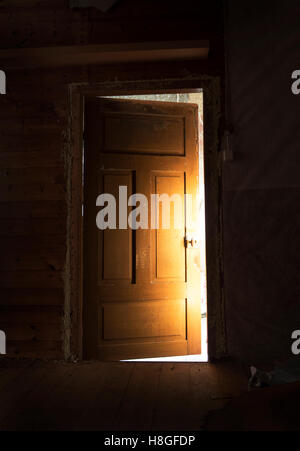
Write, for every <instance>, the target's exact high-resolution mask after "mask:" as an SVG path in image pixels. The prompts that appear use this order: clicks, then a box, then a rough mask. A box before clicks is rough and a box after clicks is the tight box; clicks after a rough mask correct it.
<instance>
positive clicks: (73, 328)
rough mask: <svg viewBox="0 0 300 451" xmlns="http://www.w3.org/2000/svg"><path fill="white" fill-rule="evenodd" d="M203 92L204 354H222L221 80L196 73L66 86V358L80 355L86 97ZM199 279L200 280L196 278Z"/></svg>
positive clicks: (81, 353)
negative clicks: (205, 330) (187, 76)
mask: <svg viewBox="0 0 300 451" xmlns="http://www.w3.org/2000/svg"><path fill="white" fill-rule="evenodd" d="M199 90H202V91H203V111H204V168H205V208H206V266H207V268H206V269H207V314H208V356H209V360H210V361H213V360H216V359H221V358H224V357H225V356H226V354H227V353H226V334H225V320H224V297H223V253H222V248H223V246H222V201H221V187H222V183H221V174H222V173H221V158H220V156H221V154H220V140H219V135H220V118H221V81H220V78H219V77H210V76H203V77H202V76H197V77H196V78H194V79H192V80H190V79H189V80H186V79H184V78H183V79H181V78H174V79H168V80H159V81H157V80H151V79H147V80H142V81H132V80H130V81H117V82H92V83H82V84H80V83H79V84H74V85H73V84H72V85H69V136H68V139H67V146H66V147H67V148H66V152H65V155H66V157H65V158H66V176H67V180H68V184H67V208H68V223H67V258H66V266H65V313H64V335H65V337H64V343H65V344H64V352H65V358H66V359H82V355H83V348H82V347H83V344H82V343H83V322H82V312H83V308H82V306H83V220H82V219H83V218H82V204H83V183H82V177H83V174H82V158H83V144H82V143H83V123H84V101H85V98H88V97H96V96H113V95H143V94H165V93H171V92H193V91H194V92H197V91H198V92H199ZM199 283H200V281H199Z"/></svg>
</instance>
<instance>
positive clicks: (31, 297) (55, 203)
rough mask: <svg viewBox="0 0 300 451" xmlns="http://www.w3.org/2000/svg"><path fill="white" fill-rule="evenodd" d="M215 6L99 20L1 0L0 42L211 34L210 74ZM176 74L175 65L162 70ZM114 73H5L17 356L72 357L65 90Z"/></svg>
mask: <svg viewBox="0 0 300 451" xmlns="http://www.w3.org/2000/svg"><path fill="white" fill-rule="evenodd" d="M209 3H210V2H209ZM212 3H214V2H211V3H210V6H209V7H207V8H206V10H204V12H203V4H204V2H203V3H202V2H199V1H185V2H184V5H183V3H182V2H171V1H169V0H168V1H164V2H161V1H151V2H149V1H144V2H141V1H137V0H120V2H119V5H117V6H116V7H115V8H113V9H112V11H111V12H109V13H107V14H103V13H101V12H100V11H97V10H95V9H88V10H86V11H70V10H69V9H68V8H67V4H68V2H67V1H59V0H45V1H43V2H39V1H35V0H26V1H25V0H24V1H18V0H12V1H11V2H8V1H4V2H1V6H0V24H1V26H0V42H1V47H2V48H18V47H35V46H38V47H41V46H47V45H51V46H53V45H69V44H87V43H93V44H94V43H109V42H130V41H145V40H146V41H151V40H152V41H153V40H162V39H168V40H171V39H177V40H180V39H202V38H206V39H207V38H208V39H210V40H211V42H212V43H216V45H213V50H212V56H211V69H210V70H211V71H212V72H218V71H219V72H220V70H222V69H220V68H222V65H223V59H222V58H223V54H222V51H223V47H222V26H221V25H220V23H221V22H222V19H221V13H220V14H219V15H218V11H219V12H220V10H219V8H216V6H215V5H212ZM217 3H220V2H217ZM206 4H207V2H206ZM201 24H202V26H201ZM212 24H213V25H212ZM211 29H213V30H214V31H213V33H212V32H211ZM199 30H200V31H199ZM58 51H59V50H58ZM0 64H1V63H0ZM191 67H192V71H197V67H198V66H197V64H196V65H195V64H194V65H192V66H191ZM147 70H148V74H149V73H150V74H151V72H149V70H150V71H151V70H153V69H152V68H151V65H148V66H147ZM122 71H123V74H121V78H122V77H123V78H124V79H126V78H127V79H130V77H134V76H136V75H133V72H132V69H131V68H130V67H127V68H126V67H123V68H122V70H121V72H122ZM119 73H120V72H119ZM135 73H136V74H137V73H138V70H135ZM170 73H172V64H168V65H166V66H165V67H164V69H162V70H161V71H160V72H159V74H160V77H162V78H163V77H167V76H169V75H170ZM178 73H179V74H180V73H181V74H182V73H183V72H182V68H181V69H179V70H178ZM115 75H116V74H115V70H114V68H112V67H110V68H107V69H105V70H104V69H103V68H94V69H91V68H84V67H82V68H76V69H75V68H74V69H70V68H69V69H66V70H63V69H60V70H55V69H54V70H51V71H48V70H35V71H30V72H29V71H27V72H24V71H18V72H8V73H7V90H8V92H7V95H5V96H3V95H2V96H0V243H1V244H0V246H1V252H0V329H1V330H4V331H5V332H6V334H7V337H8V353H9V355H11V356H22V357H43V358H63V357H66V353H65V342H64V340H65V333H64V321H63V319H64V299H65V292H64V281H65V264H66V245H67V244H66V240H67V214H68V211H67V209H68V203H67V185H68V180H67V177H66V169H67V168H66V159H65V145H66V140H67V137H68V131H69V130H68V127H69V109H68V86H69V84H70V83H80V82H87V81H99V80H114V79H115ZM153 75H154V77H157V76H158V74H157V73H155V72H153Z"/></svg>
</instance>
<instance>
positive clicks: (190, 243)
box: [184, 236, 200, 249]
mask: <svg viewBox="0 0 300 451" xmlns="http://www.w3.org/2000/svg"><path fill="white" fill-rule="evenodd" d="M184 245H185V247H186V248H187V249H199V247H200V241H199V238H195V237H187V236H186V237H185V238H184Z"/></svg>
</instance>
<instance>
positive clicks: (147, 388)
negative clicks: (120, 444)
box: [0, 359, 247, 431]
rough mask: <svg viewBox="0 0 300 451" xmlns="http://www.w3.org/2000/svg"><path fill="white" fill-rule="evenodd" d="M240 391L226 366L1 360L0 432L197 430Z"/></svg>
mask: <svg viewBox="0 0 300 451" xmlns="http://www.w3.org/2000/svg"><path fill="white" fill-rule="evenodd" d="M246 391H247V378H246V376H245V374H244V372H243V370H242V368H241V367H239V366H236V365H233V364H231V363H222V364H217V365H213V364H203V363H196V364H191V363H183V364H182V363H176V364H171V363H102V362H82V363H77V364H72V363H65V362H41V361H27V360H2V359H1V360H0V399H1V404H0V405H1V408H0V430H108V431H116V430H118V431H126V430H127V431H128V430H137V431H138V430H139V431H150V430H156V431H163V430H171V431H173V430H174V431H177V430H178V431H180V430H183V431H186V430H187V431H197V430H201V429H203V427H204V424H205V421H206V417H207V415H208V413H209V412H212V411H214V410H216V409H221V408H223V407H224V406H225V405H226V404H227V403H228V401H230V400H231V399H232V398H235V397H237V396H239V395H240V394H242V393H244V392H246Z"/></svg>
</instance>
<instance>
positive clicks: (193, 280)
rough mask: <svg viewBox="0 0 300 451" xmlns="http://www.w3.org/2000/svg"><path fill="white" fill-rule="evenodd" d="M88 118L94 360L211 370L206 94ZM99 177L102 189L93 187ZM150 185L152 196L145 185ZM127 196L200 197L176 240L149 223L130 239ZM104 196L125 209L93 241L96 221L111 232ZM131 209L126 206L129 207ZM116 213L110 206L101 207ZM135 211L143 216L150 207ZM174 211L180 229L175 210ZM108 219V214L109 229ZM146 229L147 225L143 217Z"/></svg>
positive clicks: (90, 343)
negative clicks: (187, 364) (198, 365)
mask: <svg viewBox="0 0 300 451" xmlns="http://www.w3.org/2000/svg"><path fill="white" fill-rule="evenodd" d="M86 110H87V113H86V118H85V120H86V124H87V126H86V135H87V137H86V143H85V157H86V158H85V161H84V166H85V198H86V200H87V204H86V205H85V208H84V211H85V214H86V216H87V218H86V221H85V233H86V240H85V243H86V245H87V246H88V247H89V249H90V251H87V252H86V258H85V262H86V266H87V268H88V274H86V273H85V286H86V291H85V297H86V301H87V302H86V308H85V310H84V314H85V315H84V318H85V319H84V323H85V325H86V327H85V330H86V331H88V330H90V332H86V333H87V335H88V338H87V337H86V340H85V348H86V349H89V351H88V353H87V358H92V357H93V358H100V359H103V360H134V359H135V360H142V361H145V360H147V361H153V360H154V361H207V360H208V357H207V301H206V299H207V297H206V258H205V255H206V246H205V242H206V240H205V198H204V196H205V194H204V193H205V188H204V158H203V122H204V118H203V96H202V92H196V93H195V92H184V93H180V92H179V93H171V94H170V93H166V94H162V93H160V94H149V95H127V96H118V95H116V96H105V97H100V98H97V99H94V101H92V100H91V101H90V103H89V104H88V105H87V107H86ZM97 124H98V126H97ZM195 124H197V126H196V128H197V130H196V132H195V130H194V129H193V127H194V125H195ZM181 128H182V129H181ZM195 146H196V147H197V149H195ZM92 149H94V150H92ZM87 152H88V153H89V154H87ZM91 155H93V156H92V157H91ZM99 155H100V160H99V159H98V158H99ZM195 155H196V160H197V161H196V160H195V158H194V157H195ZM97 159H98V160H97ZM96 161H98V163H96ZM120 161H121V162H122V161H123V162H122V163H121V164H120ZM154 161H155V163H154ZM97 164H99V167H98V168H97V167H96V166H97ZM95 165H96V166H95ZM145 168H147V170H146V172H145ZM94 169H95V171H94ZM93 171H94V176H93V178H94V181H93V182H91V183H89V181H90V179H91V178H92V175H91V174H92V173H93ZM141 174H142V175H141ZM145 176H146V178H147V177H148V182H147V183H148V185H149V186H148V185H147V183H146V184H145V181H143V182H141V181H142V180H146V178H145ZM96 179H98V181H96ZM100 180H101V181H100ZM137 180H138V181H137ZM151 184H152V185H151ZM172 184H173V185H174V186H173V188H172ZM137 185H138V186H137ZM159 186H160V187H159ZM121 187H122V188H126V190H127V192H126V196H127V195H128V196H129V195H131V197H132V196H138V195H140V194H137V192H138V189H137V188H138V187H140V188H141V187H143V188H144V191H146V197H147V195H148V198H149V199H150V197H151V195H153V193H154V192H156V191H155V190H156V189H158V190H159V195H166V193H167V194H168V195H170V196H169V197H171V196H173V195H178V194H179V193H180V194H184V196H186V195H190V194H192V195H193V194H196V192H197V196H196V198H195V199H194V203H192V205H193V206H192V209H193V212H190V211H189V208H187V203H186V198H184V199H185V200H184V205H183V210H184V215H185V218H184V221H183V224H182V229H181V230H180V227H179V228H178V229H177V230H176V231H175V230H172V231H171V230H170V229H167V228H166V229H167V231H166V230H164V228H163V227H162V226H161V225H158V226H157V229H156V230H150V231H148V226H149V223H148V224H147V227H143V226H141V224H139V227H135V228H133V229H132V230H128V229H127V227H124V221H123V224H122V225H121V227H120V224H118V225H116V224H115V223H114V220H115V216H118V218H119V217H120V211H118V208H119V209H120V208H121V207H120V202H119V200H120V199H118V196H120V188H121ZM187 187H189V189H187ZM97 190H98V191H97ZM149 190H150V191H149ZM105 191H108V192H107V193H104V192H105ZM187 191H190V193H188V192H187ZM91 192H93V194H91ZM96 192H98V193H99V196H98V195H97V196H95V194H96ZM128 193H129V194H128ZM104 194H108V195H109V196H112V195H114V196H115V199H116V204H118V207H116V211H115V213H116V214H115V215H114V213H112V217H113V227H112V229H113V230H109V227H107V224H105V228H104V227H103V228H102V229H101V224H100V227H98V229H99V230H98V231H97V232H96V233H95V230H94V232H93V238H91V235H92V232H91V230H92V228H93V229H95V228H96V224H95V216H96V218H97V217H100V219H99V218H98V219H99V221H100V222H101V211H103V210H104V209H105V208H103V209H102V210H100V211H96V210H95V201H96V198H97V199H99V197H100V196H103V195H104ZM184 196H183V197H184ZM129 203H130V199H129V202H128V198H127V197H126V207H127V206H128V205H129ZM107 204H108V203H107V202H106V203H105V202H103V204H101V200H100V201H99V203H98V206H99V205H101V206H102V207H107V206H108V205H107ZM133 206H134V207H137V206H139V208H140V207H141V203H140V202H139V201H138V202H137V203H136V204H131V207H133ZM160 208H163V205H159V206H158V210H157V211H158V212H159V211H160V216H163V211H161V210H160ZM172 208H173V209H172ZM169 211H170V212H171V216H172V219H173V220H174V216H175V205H173V207H171V208H170V209H169ZM132 213H133V212H132V211H131V212H130V214H132ZM130 214H129V216H130ZM156 214H157V213H156ZM187 215H191V216H193V219H194V220H195V221H196V224H194V225H193V230H192V228H191V227H189V226H188V227H187V222H186V219H187ZM108 216H109V214H108V213H107V212H106V215H104V214H103V215H102V222H103V221H104V218H105V217H106V219H108ZM137 220H138V221H139V222H140V221H141V212H140V211H139V213H138V214H137V215H136V217H135V221H137ZM195 221H194V222H195ZM126 226H128V224H126ZM150 228H151V227H150ZM192 235H193V236H192ZM111 243H116V246H115V248H114V245H112V244H111ZM140 246H141V249H140ZM95 249H96V250H95ZM147 249H148V250H149V253H147ZM154 249H155V251H154ZM180 260H181V261H182V263H181V264H180ZM195 263H196V264H195ZM196 266H197V268H196ZM94 267H97V270H96V271H94V276H92V275H91V274H92V273H93V268H94ZM195 268H196V269H195ZM147 286H148V288H147ZM154 286H155V288H154ZM92 287H93V288H92ZM149 287H150V288H149ZM191 287H192V288H191ZM187 293H188V294H187ZM92 299H93V300H92ZM91 304H93V306H92V307H91ZM92 324H93V327H91V325H92ZM200 331H201V332H200ZM123 357H125V358H123Z"/></svg>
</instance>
